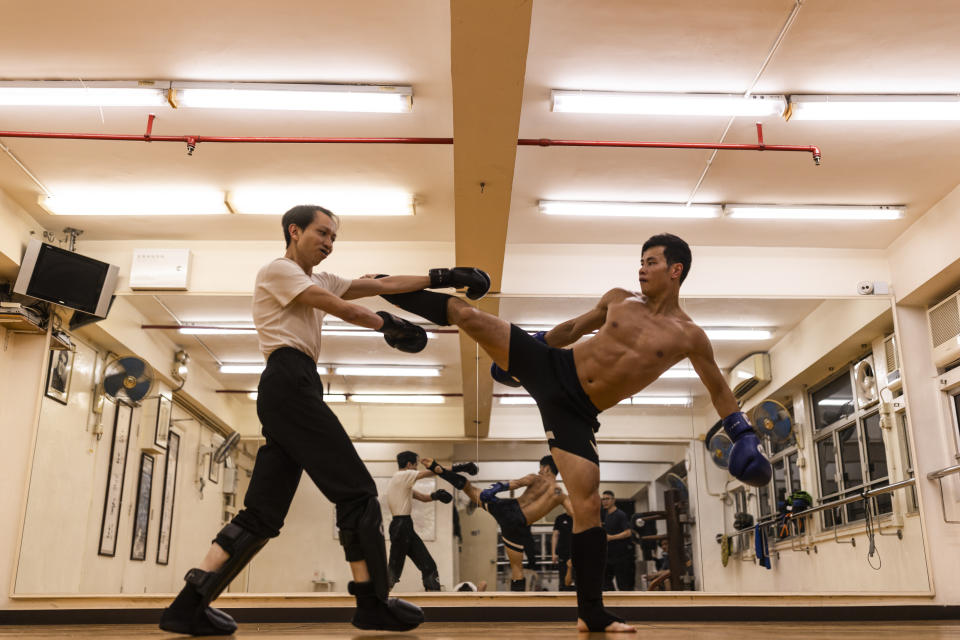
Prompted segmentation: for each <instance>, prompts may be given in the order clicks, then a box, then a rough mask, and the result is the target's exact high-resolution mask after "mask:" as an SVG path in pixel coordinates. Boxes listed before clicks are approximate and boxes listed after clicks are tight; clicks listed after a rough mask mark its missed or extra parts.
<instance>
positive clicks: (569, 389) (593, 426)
mask: <svg viewBox="0 0 960 640" xmlns="http://www.w3.org/2000/svg"><path fill="white" fill-rule="evenodd" d="M509 358H510V375H512V376H513V377H514V378H516V379H517V380H519V381H520V383H521V384H522V385H523V387H524V389H526V390H527V391H528V392H529V393H530V395H531V396H532V397H533V399H534V400H536V401H537V408H539V409H540V418H541V420H542V421H543V430H544V431H545V432H546V434H547V444H548V445H549V446H551V447H557V448H558V449H563V450H564V451H567V452H569V453H572V454H574V455H577V456H580V457H581V458H586V459H587V460H589V461H590V462H592V463H594V464H595V465H598V466H599V465H600V456H599V455H598V453H597V440H596V438H595V437H594V435H593V434H594V433H595V432H596V431H597V429H599V428H600V423H599V422H598V421H597V414H599V413H600V412H599V411H597V408H596V407H595V406H593V402H591V401H590V397H589V396H588V395H587V392H586V391H584V390H583V387H582V386H581V385H580V380H579V379H578V378H577V367H576V365H575V364H574V362H573V351H571V350H570V349H557V348H556V347H548V346H547V345H545V344H543V343H542V342H540V341H539V340H537V339H536V338H534V337H533V336H531V335H530V334H528V333H527V332H526V331H524V330H523V329H521V328H520V327H518V326H517V325H510V354H509Z"/></svg>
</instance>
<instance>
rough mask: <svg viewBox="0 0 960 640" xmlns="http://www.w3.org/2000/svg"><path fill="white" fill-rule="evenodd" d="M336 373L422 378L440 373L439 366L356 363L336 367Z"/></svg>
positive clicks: (343, 374) (341, 374)
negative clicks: (382, 365)
mask: <svg viewBox="0 0 960 640" xmlns="http://www.w3.org/2000/svg"><path fill="white" fill-rule="evenodd" d="M333 373H334V375H338V376H410V377H421V378H435V377H437V376H439V375H440V368H439V367H416V366H410V367H407V366H400V365H398V366H393V367H380V366H369V367H368V366H363V365H354V366H347V367H335V368H334V370H333Z"/></svg>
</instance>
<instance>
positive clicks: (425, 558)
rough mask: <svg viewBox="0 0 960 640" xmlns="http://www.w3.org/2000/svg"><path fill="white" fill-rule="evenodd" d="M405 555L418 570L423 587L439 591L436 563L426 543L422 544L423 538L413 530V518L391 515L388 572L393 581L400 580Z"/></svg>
mask: <svg viewBox="0 0 960 640" xmlns="http://www.w3.org/2000/svg"><path fill="white" fill-rule="evenodd" d="M407 556H409V557H410V559H411V560H413V564H414V565H416V567H417V569H419V570H420V575H421V577H422V579H423V588H424V589H426V590H427V591H439V590H440V582H439V577H438V575H437V563H436V562H434V561H433V556H431V555H430V552H429V551H428V550H427V545H425V544H423V540H421V539H420V536H418V535H417V532H416V531H415V530H414V528H413V519H412V518H411V517H410V516H393V520H391V521H390V574H391V575H392V576H393V582H394V583H396V582H398V581H399V580H400V575H401V574H402V573H403V564H404V562H406V559H407Z"/></svg>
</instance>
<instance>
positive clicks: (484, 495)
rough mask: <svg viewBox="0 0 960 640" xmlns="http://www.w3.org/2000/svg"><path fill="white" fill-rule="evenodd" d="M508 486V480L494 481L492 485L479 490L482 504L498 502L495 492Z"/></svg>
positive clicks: (504, 489)
mask: <svg viewBox="0 0 960 640" xmlns="http://www.w3.org/2000/svg"><path fill="white" fill-rule="evenodd" d="M509 488H510V483H509V482H494V483H493V484H492V485H490V486H489V487H487V488H486V489H484V490H483V491H481V492H480V502H482V503H483V504H490V503H492V502H498V501H499V500H500V498H498V497H497V494H498V493H500V492H501V491H506V490H507V489H509Z"/></svg>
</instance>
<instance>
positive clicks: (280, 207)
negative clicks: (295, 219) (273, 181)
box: [227, 185, 416, 216]
mask: <svg viewBox="0 0 960 640" xmlns="http://www.w3.org/2000/svg"><path fill="white" fill-rule="evenodd" d="M227 199H228V200H229V201H230V207H231V208H232V209H233V210H234V211H235V212H237V213H242V214H250V215H276V216H279V215H281V214H282V213H283V212H284V211H286V210H287V209H289V208H290V207H292V206H294V205H296V204H302V203H304V202H314V203H316V204H318V205H320V206H322V207H324V208H326V209H329V210H330V211H332V212H333V213H335V214H337V215H338V216H412V215H414V213H415V212H416V208H415V207H414V202H413V194H411V193H408V192H406V191H402V190H400V189H389V188H380V187H373V186H368V185H357V186H356V187H355V188H351V189H346V190H345V189H332V188H330V187H321V186H318V187H311V186H309V185H307V186H304V185H299V186H291V187H283V186H272V187H241V188H239V189H237V190H236V191H231V192H230V193H229V194H228V195H227Z"/></svg>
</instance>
